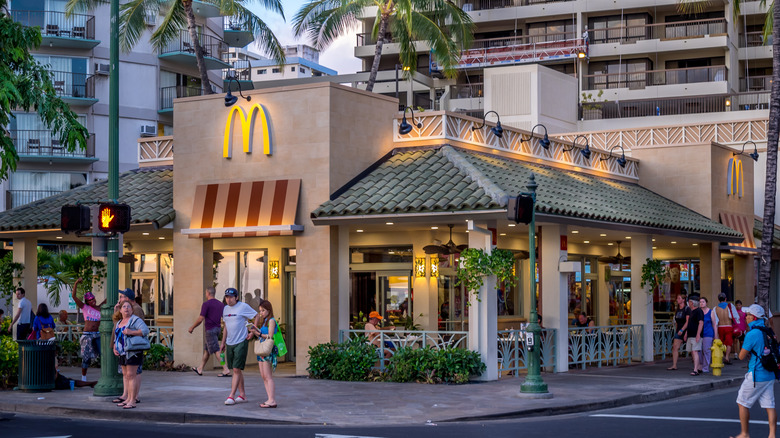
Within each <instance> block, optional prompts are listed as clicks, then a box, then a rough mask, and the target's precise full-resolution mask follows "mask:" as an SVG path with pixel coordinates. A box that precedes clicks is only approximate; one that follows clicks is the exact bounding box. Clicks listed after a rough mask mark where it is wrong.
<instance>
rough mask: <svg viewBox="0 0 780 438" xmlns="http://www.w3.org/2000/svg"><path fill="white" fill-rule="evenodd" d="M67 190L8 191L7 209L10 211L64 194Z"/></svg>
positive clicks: (6, 194) (6, 193)
mask: <svg viewBox="0 0 780 438" xmlns="http://www.w3.org/2000/svg"><path fill="white" fill-rule="evenodd" d="M64 191H65V190H7V191H6V192H5V208H6V210H10V209H12V208H15V207H19V206H20V205H26V204H29V203H31V202H35V201H38V200H40V199H43V198H48V197H49V196H54V195H56V194H58V193H62V192H64Z"/></svg>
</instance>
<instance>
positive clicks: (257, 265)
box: [214, 251, 268, 309]
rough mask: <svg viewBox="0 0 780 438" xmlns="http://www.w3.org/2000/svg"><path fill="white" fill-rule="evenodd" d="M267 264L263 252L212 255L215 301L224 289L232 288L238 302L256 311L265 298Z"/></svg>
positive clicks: (225, 252) (218, 253)
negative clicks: (236, 292) (234, 290)
mask: <svg viewBox="0 0 780 438" xmlns="http://www.w3.org/2000/svg"><path fill="white" fill-rule="evenodd" d="M267 270H268V264H267V260H266V253H265V251H220V252H215V253H214V271H215V272H214V278H215V284H216V285H215V286H214V287H215V288H216V289H217V299H219V300H221V299H222V298H224V296H225V289H227V288H229V287H234V288H236V289H237V290H238V292H239V300H240V301H244V302H246V303H247V304H249V305H250V306H252V308H254V309H257V306H258V305H259V304H260V299H261V298H265V296H266V295H265V290H266V279H267V278H268V276H267Z"/></svg>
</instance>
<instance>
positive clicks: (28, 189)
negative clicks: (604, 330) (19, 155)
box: [6, 171, 87, 209]
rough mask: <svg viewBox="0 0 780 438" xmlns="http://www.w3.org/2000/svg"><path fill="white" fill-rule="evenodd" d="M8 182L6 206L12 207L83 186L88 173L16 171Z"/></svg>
mask: <svg viewBox="0 0 780 438" xmlns="http://www.w3.org/2000/svg"><path fill="white" fill-rule="evenodd" d="M8 182H9V190H8V191H7V192H6V208H9V209H10V208H13V207H17V206H20V205H24V204H29V203H30V202H34V201H37V200H39V199H43V198H46V197H49V196H52V195H56V194H57V193H62V192H65V191H68V190H71V189H74V188H76V187H79V186H82V185H84V184H86V183H87V174H86V173H67V172H29V171H16V172H14V173H12V174H11V175H10V178H9V181H8Z"/></svg>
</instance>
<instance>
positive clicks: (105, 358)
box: [94, 0, 122, 397]
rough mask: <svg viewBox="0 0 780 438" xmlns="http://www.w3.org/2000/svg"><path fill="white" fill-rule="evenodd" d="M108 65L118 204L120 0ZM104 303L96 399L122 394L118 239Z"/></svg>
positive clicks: (111, 179)
mask: <svg viewBox="0 0 780 438" xmlns="http://www.w3.org/2000/svg"><path fill="white" fill-rule="evenodd" d="M109 63H110V65H111V74H110V76H109V97H108V198H109V200H111V201H112V202H117V199H118V198H119V0H111V48H110V57H109ZM106 265H107V266H106V268H107V275H106V304H104V305H103V307H102V308H101V310H100V379H99V380H98V383H97V385H95V392H94V394H95V395H96V396H103V397H108V396H116V395H121V394H122V378H121V377H120V376H119V374H118V373H117V358H116V356H114V350H113V345H112V344H111V334H112V332H113V327H114V324H113V321H112V319H111V317H112V315H113V313H114V305H116V302H117V298H118V295H119V294H118V290H119V240H118V239H117V236H113V237H111V238H109V239H108V256H107V258H106Z"/></svg>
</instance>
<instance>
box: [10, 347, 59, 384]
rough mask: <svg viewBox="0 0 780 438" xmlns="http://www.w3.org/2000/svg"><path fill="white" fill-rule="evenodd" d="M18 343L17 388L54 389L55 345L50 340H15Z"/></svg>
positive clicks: (55, 371) (55, 373)
mask: <svg viewBox="0 0 780 438" xmlns="http://www.w3.org/2000/svg"><path fill="white" fill-rule="evenodd" d="M17 342H18V343H19V389H20V390H22V391H25V392H44V391H51V390H52V389H54V379H55V378H56V377H57V369H56V368H55V360H56V356H57V345H56V344H55V343H54V342H52V341H17Z"/></svg>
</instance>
